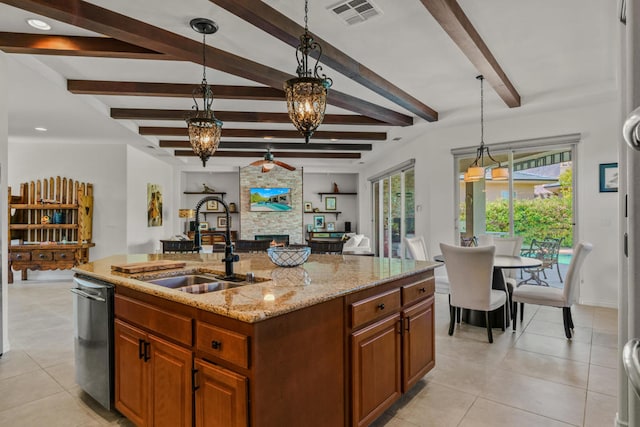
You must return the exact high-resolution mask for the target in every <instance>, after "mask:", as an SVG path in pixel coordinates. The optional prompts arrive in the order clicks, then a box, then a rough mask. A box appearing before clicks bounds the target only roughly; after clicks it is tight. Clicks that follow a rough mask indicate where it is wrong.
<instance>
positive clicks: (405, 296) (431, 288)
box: [402, 277, 436, 305]
mask: <svg viewBox="0 0 640 427" xmlns="http://www.w3.org/2000/svg"><path fill="white" fill-rule="evenodd" d="M435 289H436V279H435V278H433V277H432V278H430V279H427V280H423V281H422V282H417V283H412V284H410V285H406V286H403V287H402V305H407V304H410V303H412V302H414V301H417V300H419V299H423V298H426V297H428V296H429V295H433V293H434V292H435Z"/></svg>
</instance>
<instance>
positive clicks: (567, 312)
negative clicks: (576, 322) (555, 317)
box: [562, 307, 571, 340]
mask: <svg viewBox="0 0 640 427" xmlns="http://www.w3.org/2000/svg"><path fill="white" fill-rule="evenodd" d="M570 319H571V308H569V307H562V320H563V321H564V334H565V335H566V336H567V339H568V340H570V339H571V328H570V326H569V322H570V321H571V320H570Z"/></svg>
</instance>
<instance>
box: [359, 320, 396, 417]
mask: <svg viewBox="0 0 640 427" xmlns="http://www.w3.org/2000/svg"><path fill="white" fill-rule="evenodd" d="M400 327H401V325H400V314H399V313H398V314H396V315H394V316H390V317H387V318H385V319H382V320H381V321H379V322H377V323H374V324H373V325H371V326H368V327H366V328H364V329H362V330H360V331H358V332H356V333H353V334H352V335H351V358H352V360H351V384H352V396H353V397H352V398H353V402H352V407H353V425H354V426H365V425H369V424H370V423H371V422H372V421H373V420H374V419H376V418H377V417H378V416H380V414H382V413H383V412H384V411H385V410H386V409H387V408H389V407H390V406H391V404H392V403H393V402H395V401H396V399H398V398H399V397H400V394H401V366H402V364H401V356H400V354H401V335H400V332H401V331H400Z"/></svg>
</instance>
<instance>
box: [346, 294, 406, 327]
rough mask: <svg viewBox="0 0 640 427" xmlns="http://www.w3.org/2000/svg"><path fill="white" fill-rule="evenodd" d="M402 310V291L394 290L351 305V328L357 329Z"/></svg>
mask: <svg viewBox="0 0 640 427" xmlns="http://www.w3.org/2000/svg"><path fill="white" fill-rule="evenodd" d="M399 308H400V289H393V290H390V291H388V292H385V293H383V294H380V295H375V296H372V297H370V298H367V299H363V300H362V301H358V302H356V303H353V304H351V327H352V328H357V327H358V326H360V325H364V324H365V323H368V322H370V321H372V320H375V319H378V318H380V317H382V316H386V315H387V314H389V313H393V311H395V310H398V309H399Z"/></svg>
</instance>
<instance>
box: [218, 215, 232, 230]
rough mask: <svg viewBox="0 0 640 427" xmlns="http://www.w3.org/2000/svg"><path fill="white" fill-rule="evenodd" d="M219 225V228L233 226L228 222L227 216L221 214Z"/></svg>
mask: <svg viewBox="0 0 640 427" xmlns="http://www.w3.org/2000/svg"><path fill="white" fill-rule="evenodd" d="M229 222H231V217H229ZM217 226H218V228H227V227H231V224H227V217H226V216H219V217H218V224H217Z"/></svg>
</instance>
